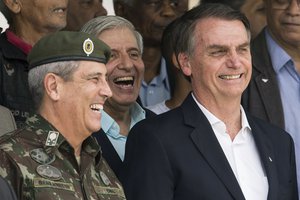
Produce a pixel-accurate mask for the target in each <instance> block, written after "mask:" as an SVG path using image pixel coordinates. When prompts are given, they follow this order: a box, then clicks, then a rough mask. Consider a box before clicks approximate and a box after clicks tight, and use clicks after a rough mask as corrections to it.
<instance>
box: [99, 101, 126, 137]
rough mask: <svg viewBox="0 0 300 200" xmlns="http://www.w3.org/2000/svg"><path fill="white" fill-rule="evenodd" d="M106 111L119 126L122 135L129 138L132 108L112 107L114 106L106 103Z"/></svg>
mask: <svg viewBox="0 0 300 200" xmlns="http://www.w3.org/2000/svg"><path fill="white" fill-rule="evenodd" d="M104 111H105V112H106V113H107V114H108V115H109V116H110V117H111V118H113V119H114V120H115V121H116V123H117V124H118V125H119V127H120V134H121V135H124V136H127V135H128V133H129V129H130V123H131V113H130V106H112V104H110V103H109V102H108V101H106V102H105V104H104Z"/></svg>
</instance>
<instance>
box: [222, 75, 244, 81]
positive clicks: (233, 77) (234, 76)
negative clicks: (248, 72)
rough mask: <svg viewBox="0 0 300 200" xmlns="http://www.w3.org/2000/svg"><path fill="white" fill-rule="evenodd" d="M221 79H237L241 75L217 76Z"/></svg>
mask: <svg viewBox="0 0 300 200" xmlns="http://www.w3.org/2000/svg"><path fill="white" fill-rule="evenodd" d="M219 77H220V78H221V79H226V80H232V79H238V78H240V77H241V75H240V74H239V75H221V76H219Z"/></svg>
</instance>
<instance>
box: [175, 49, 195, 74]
mask: <svg viewBox="0 0 300 200" xmlns="http://www.w3.org/2000/svg"><path fill="white" fill-rule="evenodd" d="M178 62H179V66H180V68H181V70H182V72H183V74H184V75H186V76H191V74H192V68H191V64H190V61H189V56H188V55H187V54H186V53H179V54H178Z"/></svg>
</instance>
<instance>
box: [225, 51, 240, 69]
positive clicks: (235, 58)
mask: <svg viewBox="0 0 300 200" xmlns="http://www.w3.org/2000/svg"><path fill="white" fill-rule="evenodd" d="M227 66H228V67H230V68H239V67H240V66H241V60H240V57H239V55H238V53H237V52H233V53H231V54H230V55H229V56H228V59H227Z"/></svg>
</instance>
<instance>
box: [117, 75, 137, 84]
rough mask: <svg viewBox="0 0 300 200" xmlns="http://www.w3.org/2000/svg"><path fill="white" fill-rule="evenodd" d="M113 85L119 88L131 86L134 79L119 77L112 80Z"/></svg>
mask: <svg viewBox="0 0 300 200" xmlns="http://www.w3.org/2000/svg"><path fill="white" fill-rule="evenodd" d="M114 83H115V84H117V85H121V86H128V85H129V86H133V83H134V77H133V76H126V77H119V78H116V79H114Z"/></svg>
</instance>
